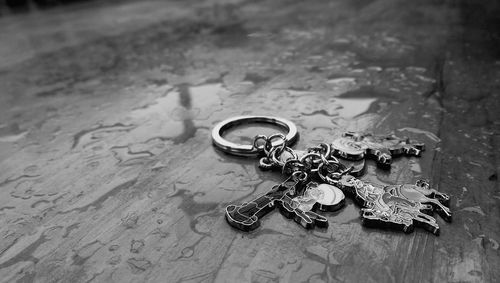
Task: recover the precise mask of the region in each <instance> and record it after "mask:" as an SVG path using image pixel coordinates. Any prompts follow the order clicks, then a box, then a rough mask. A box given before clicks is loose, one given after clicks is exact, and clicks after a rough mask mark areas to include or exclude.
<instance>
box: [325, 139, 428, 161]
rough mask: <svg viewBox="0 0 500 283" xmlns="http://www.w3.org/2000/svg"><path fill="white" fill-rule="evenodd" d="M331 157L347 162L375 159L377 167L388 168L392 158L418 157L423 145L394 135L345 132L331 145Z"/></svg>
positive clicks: (423, 148)
mask: <svg viewBox="0 0 500 283" xmlns="http://www.w3.org/2000/svg"><path fill="white" fill-rule="evenodd" d="M331 147H332V155H335V156H338V157H342V158H345V159H349V160H360V159H363V158H367V157H368V158H372V159H375V160H376V162H377V165H378V166H381V167H388V166H390V165H391V163H392V158H393V157H397V156H400V155H407V156H420V155H421V153H422V151H424V150H425V146H424V144H423V143H419V142H415V141H410V140H409V139H408V138H399V137H397V136H395V135H387V136H383V135H373V134H361V133H354V132H347V133H345V134H344V135H343V136H342V137H341V138H338V139H336V140H334V141H333V142H332V144H331Z"/></svg>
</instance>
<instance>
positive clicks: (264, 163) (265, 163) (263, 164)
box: [259, 157, 274, 170]
mask: <svg viewBox="0 0 500 283" xmlns="http://www.w3.org/2000/svg"><path fill="white" fill-rule="evenodd" d="M273 167H274V163H272V162H270V160H269V158H267V157H262V158H261V159H259V168H260V169H262V170H270V169H272V168H273Z"/></svg>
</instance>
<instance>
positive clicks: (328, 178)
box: [317, 159, 354, 184]
mask: <svg viewBox="0 0 500 283" xmlns="http://www.w3.org/2000/svg"><path fill="white" fill-rule="evenodd" d="M335 165H336V166H337V168H336V172H329V174H326V175H325V174H323V170H322V169H323V167H324V166H335ZM353 168H354V167H352V166H351V167H349V168H346V167H345V165H343V164H342V163H340V162H338V160H337V159H335V160H327V163H321V164H320V165H319V166H318V170H317V172H318V176H319V178H320V179H321V180H323V181H325V182H328V183H330V184H331V183H332V182H335V180H338V179H340V177H342V175H345V174H348V173H349V172H351V171H352V170H353Z"/></svg>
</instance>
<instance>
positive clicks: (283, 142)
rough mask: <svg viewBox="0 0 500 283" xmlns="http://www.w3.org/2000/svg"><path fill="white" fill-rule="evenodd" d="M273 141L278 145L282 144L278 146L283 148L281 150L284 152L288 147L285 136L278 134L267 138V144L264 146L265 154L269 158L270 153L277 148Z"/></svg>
mask: <svg viewBox="0 0 500 283" xmlns="http://www.w3.org/2000/svg"><path fill="white" fill-rule="evenodd" d="M273 140H277V141H278V143H280V145H278V146H279V147H281V150H283V148H284V147H285V146H286V136H285V135H284V134H282V133H277V134H272V135H270V136H269V137H268V138H267V140H266V143H265V144H264V153H265V154H266V155H267V156H269V154H270V152H271V151H272V150H273V148H274V147H275V146H273ZM280 140H281V141H280Z"/></svg>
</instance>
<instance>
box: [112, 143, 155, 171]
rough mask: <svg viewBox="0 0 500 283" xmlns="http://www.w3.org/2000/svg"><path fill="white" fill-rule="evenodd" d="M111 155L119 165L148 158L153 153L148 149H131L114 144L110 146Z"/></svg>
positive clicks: (130, 163)
mask: <svg viewBox="0 0 500 283" xmlns="http://www.w3.org/2000/svg"><path fill="white" fill-rule="evenodd" d="M111 151H112V152H113V155H114V157H115V158H116V159H118V163H119V164H120V165H124V166H126V165H132V164H136V163H142V162H143V161H147V160H149V158H150V157H153V156H154V154H153V153H151V152H150V151H147V150H145V151H136V152H134V151H132V150H131V149H130V147H129V146H114V147H112V148H111Z"/></svg>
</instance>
